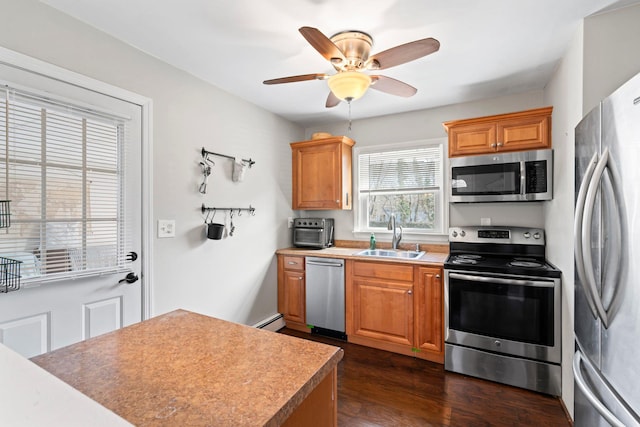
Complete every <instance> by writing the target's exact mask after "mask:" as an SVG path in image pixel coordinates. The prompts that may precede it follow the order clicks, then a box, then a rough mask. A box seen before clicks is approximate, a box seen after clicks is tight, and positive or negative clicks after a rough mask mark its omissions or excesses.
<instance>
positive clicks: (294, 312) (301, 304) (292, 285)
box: [278, 255, 309, 332]
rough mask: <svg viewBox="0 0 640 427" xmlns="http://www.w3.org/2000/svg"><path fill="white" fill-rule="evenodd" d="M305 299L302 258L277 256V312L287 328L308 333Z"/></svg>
mask: <svg viewBox="0 0 640 427" xmlns="http://www.w3.org/2000/svg"><path fill="white" fill-rule="evenodd" d="M305 298H306V294H305V272H304V257H299V256H288V255H278V312H279V313H282V315H283V317H284V321H285V323H286V325H287V327H288V328H291V329H295V330H298V331H303V332H309V328H307V324H306V314H305V306H306V300H305Z"/></svg>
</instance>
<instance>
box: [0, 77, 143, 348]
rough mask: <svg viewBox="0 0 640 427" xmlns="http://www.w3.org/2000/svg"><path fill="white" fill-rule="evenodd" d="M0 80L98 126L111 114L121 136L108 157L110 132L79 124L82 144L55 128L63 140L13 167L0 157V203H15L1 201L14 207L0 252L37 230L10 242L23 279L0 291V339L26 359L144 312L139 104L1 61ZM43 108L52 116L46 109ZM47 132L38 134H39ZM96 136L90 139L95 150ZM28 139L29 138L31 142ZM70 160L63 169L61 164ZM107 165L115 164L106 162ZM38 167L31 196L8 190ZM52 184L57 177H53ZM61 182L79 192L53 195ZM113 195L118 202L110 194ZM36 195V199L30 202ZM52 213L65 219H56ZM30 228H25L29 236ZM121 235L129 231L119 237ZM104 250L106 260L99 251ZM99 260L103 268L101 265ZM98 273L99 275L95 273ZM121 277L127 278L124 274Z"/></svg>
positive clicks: (25, 156) (117, 325)
mask: <svg viewBox="0 0 640 427" xmlns="http://www.w3.org/2000/svg"><path fill="white" fill-rule="evenodd" d="M58 70H59V69H58ZM0 81H2V84H3V85H4V84H10V85H12V87H18V88H20V89H22V90H23V92H24V91H30V90H32V91H33V92H32V93H34V94H38V95H40V96H41V95H43V94H44V95H45V97H47V94H50V98H51V99H52V100H53V101H54V102H55V101H56V100H62V101H65V102H70V103H73V104H74V105H79V106H81V107H82V108H84V110H83V111H90V112H94V113H95V115H96V117H98V119H99V120H98V122H100V117H101V115H103V114H104V115H106V116H109V117H111V116H114V117H117V118H118V120H119V122H118V123H120V125H118V126H120V128H118V129H120V130H124V131H125V132H126V135H127V137H126V138H125V139H124V140H123V139H121V135H120V133H117V136H116V138H118V139H119V140H120V142H119V143H118V144H120V147H121V148H122V147H125V150H124V151H119V152H118V154H117V158H115V157H114V156H116V155H115V154H114V153H113V152H111V151H109V150H110V149H106V148H104V147H102V146H100V144H101V143H102V139H105V140H107V139H109V138H113V135H111V136H110V135H106V134H108V133H109V129H111V128H109V129H107V131H103V129H102V128H99V126H98V129H97V130H95V129H94V131H93V134H92V135H93V136H91V135H90V130H87V128H89V127H90V126H89V125H86V124H85V125H83V126H84V127H83V130H82V132H81V133H82V136H81V137H82V138H84V141H85V142H83V143H82V146H81V147H78V145H77V144H76V143H75V142H74V141H71V142H69V141H67V140H66V139H65V138H66V137H64V135H65V132H66V130H62V131H60V132H59V134H60V135H63V137H61V139H63V141H58V140H55V138H52V142H47V143H46V146H40V147H39V148H37V149H35V148H34V150H33V151H37V150H39V151H37V153H36V154H34V153H22V154H21V155H22V157H20V156H19V155H16V156H14V157H15V158H20V159H24V160H20V161H21V162H22V163H19V162H18V163H17V161H13V162H14V163H13V164H10V163H11V161H10V160H8V158H9V157H10V156H8V155H5V154H2V156H1V157H3V159H2V160H1V161H0V163H3V165H2V166H0V169H2V176H0V183H2V182H3V180H5V178H6V181H4V182H5V184H4V187H2V194H0V199H4V198H5V197H6V196H9V198H11V197H13V198H15V199H16V200H13V201H12V202H11V204H10V206H12V213H13V215H12V218H11V219H12V221H11V226H10V227H9V228H8V229H5V230H3V229H0V252H1V251H2V250H5V251H6V250H7V249H6V248H3V247H2V239H3V238H7V236H10V235H15V236H19V237H24V236H23V235H22V234H20V233H23V234H24V235H25V236H26V235H28V232H27V231H24V230H33V229H34V228H35V227H37V228H38V229H39V230H40V231H39V237H38V239H39V240H38V241H37V242H34V241H33V240H36V239H33V238H32V239H31V240H29V238H24V239H22V240H20V243H18V244H15V243H12V244H15V245H18V246H20V248H19V249H18V251H20V252H19V254H18V255H16V253H17V252H15V250H14V251H13V252H12V253H13V254H14V255H13V256H14V257H15V259H18V258H19V259H20V260H22V261H23V262H22V264H21V266H22V267H23V268H22V273H23V277H22V283H21V286H20V289H19V290H16V291H11V292H7V293H0V343H2V344H4V345H6V346H8V347H10V348H13V349H14V350H16V351H17V352H18V353H20V354H22V355H24V356H25V357H33V356H35V355H38V354H42V353H45V352H47V351H51V350H54V349H57V348H60V347H63V346H66V345H70V344H73V343H76V342H78V341H81V340H84V339H87V338H91V337H94V336H97V335H100V334H103V333H106V332H110V331H113V330H115V329H118V328H121V327H123V326H127V325H130V324H133V323H136V322H139V321H141V320H142V319H143V313H145V310H144V307H143V304H144V301H143V291H144V289H145V287H144V283H143V281H144V277H143V275H142V274H141V271H142V266H143V262H145V258H144V255H145V254H144V253H142V216H143V215H142V203H141V202H142V199H143V194H142V171H143V169H142V162H141V147H142V114H141V111H142V110H141V107H140V105H135V104H133V103H129V102H126V101H122V100H120V99H116V98H114V97H111V96H106V95H105V94H99V93H96V92H94V91H90V90H87V89H84V88H80V87H78V86H77V85H70V84H68V83H63V82H61V81H59V80H58V79H51V78H49V77H44V76H42V75H41V74H36V73H31V72H25V71H24V70H20V69H17V68H14V67H12V66H7V65H0ZM105 86H106V85H105ZM7 108H9V107H7ZM72 113H73V112H71V114H72ZM44 114H45V113H43V117H44ZM46 114H49V115H53V114H50V113H49V112H48V110H47V111H46ZM64 114H65V113H64V111H63V116H64ZM48 117H49V116H47V118H48ZM64 117H66V116H64ZM63 121H64V120H63ZM84 123H86V121H85V122H84ZM45 124H46V123H45V119H42V124H41V126H42V127H44V126H45ZM5 125H6V124H5ZM10 125H11V124H10ZM6 126H9V125H6ZM11 126H13V125H11ZM47 126H49V127H54V125H47ZM118 126H115V127H118ZM14 127H15V126H14ZM12 131H13V129H12ZM47 132H48V130H46V131H45V130H42V132H41V133H42V134H45V133H47ZM9 133H10V132H9ZM96 135H97V136H96ZM105 135H106V136H105ZM43 138H44V137H43ZM78 138H80V137H78ZM34 139H37V135H36V136H35V137H34ZM70 139H73V137H70ZM43 140H44V139H43ZM96 140H99V141H98V143H97V144H98V145H97V146H96V145H95V144H96V142H95V141H96ZM0 141H2V135H0ZM87 141H88V142H87ZM56 144H57V145H58V147H57V148H56V147H55V146H56ZM74 144H75V145H74ZM78 144H80V143H78ZM91 144H94V146H93V147H94V148H91V147H92V146H91ZM36 145H37V143H36V142H34V143H33V146H34V147H35V146H36ZM96 147H97V148H96ZM78 153H79V154H78ZM124 153H126V155H125V154H124ZM38 156H40V159H38ZM74 156H75V157H76V158H79V159H76V160H77V162H80V163H81V165H80V166H77V167H76V166H74V165H73V163H74V161H76V160H73V158H74ZM109 156H111V157H112V158H111V159H109ZM34 159H35V160H34ZM77 162H76V163H77ZM69 164H70V165H71V166H69V167H67V165H69ZM111 164H113V165H117V166H114V167H111V166H110V165H111ZM104 165H107V166H104ZM74 167H75V168H76V169H73V168H74ZM65 168H66V169H65ZM122 168H123V169H124V171H125V173H124V177H123V178H119V180H118V188H116V189H114V188H113V186H114V181H113V178H112V176H111V175H112V172H113V170H114V169H117V170H118V171H120V170H121V169H122ZM16 170H17V171H18V172H15V171H16ZM25 171H26V172H25ZM34 171H35V172H34ZM37 171H42V176H41V181H45V184H42V186H40V187H38V186H37V185H34V186H33V187H34V189H33V190H29V191H31V192H29V191H26V190H24V188H22V189H19V190H16V189H15V185H16V184H15V181H20V180H21V179H22V178H24V179H22V181H23V182H22V183H21V185H22V186H23V187H27V186H28V185H29V179H30V178H31V177H32V176H35V175H37V173H38V172H37ZM21 174H22V175H21ZM25 177H26V178H25ZM34 179H35V178H34ZM10 180H13V181H12V182H13V184H12V185H13V186H14V187H13V189H9V190H5V187H7V186H8V184H6V182H8V181H10ZM55 180H60V183H58V182H55ZM74 180H76V181H74ZM67 181H68V182H67ZM45 185H46V186H45ZM101 186H102V187H103V188H102V190H104V191H102V190H101ZM61 187H65V188H78V189H79V190H78V191H77V193H78V194H77V195H76V194H75V193H74V195H73V196H72V197H69V199H70V200H68V201H66V202H65V201H64V200H62V199H60V200H54V198H55V196H56V194H55V193H56V191H58V190H59V188H61ZM96 188H97V190H96ZM83 189H86V190H84V191H83ZM114 191H115V192H117V194H118V197H117V198H114V196H113V194H111V193H109V192H112V193H113V192H114ZM20 192H22V193H24V197H23V196H22V195H21V194H22V193H20ZM107 193H109V194H108V195H107V196H104V194H107ZM38 198H40V199H41V202H40V205H38V206H36V205H37V204H38V202H37V199H38ZM27 199H29V200H31V201H28V200H27ZM34 200H35V201H34ZM74 210H77V211H78V212H81V213H78V214H77V215H76V216H77V218H73V216H74V215H72V214H69V212H70V211H74ZM74 212H75V211H74ZM87 212H92V213H91V214H90V215H95V218H92V219H90V220H87ZM93 212H97V213H93ZM118 212H119V213H118ZM59 213H60V215H67V216H66V217H65V218H64V219H60V218H61V217H58V214H59ZM69 218H71V219H69ZM125 227H126V230H125ZM125 231H126V232H125ZM110 233H111V234H110ZM33 234H34V233H33V231H31V235H29V236H30V238H31V237H33ZM70 236H71V237H70ZM105 236H106V237H105ZM123 236H128V237H127V238H126V239H125V238H124V237H123ZM16 239H18V238H16ZM114 239H115V240H114ZM23 241H24V243H23ZM40 248H42V250H40ZM114 252H116V253H120V262H119V263H118V262H116V263H115V264H108V263H109V262H110V261H109V259H111V258H109V257H110V256H111V255H112V254H113V253H114ZM105 253H106V254H107V255H106V258H105V257H104V256H103V255H104V254H105ZM128 253H135V254H136V255H135V256H134V255H129V259H132V258H135V260H131V261H127V262H126V263H124V264H123V263H122V254H128ZM78 254H80V255H78ZM0 255H2V254H0ZM136 256H137V257H136ZM116 258H117V256H116ZM105 259H107V261H106V262H107V264H104V263H105ZM52 260H55V261H56V263H54V264H51V263H50V264H48V265H49V267H48V270H47V267H46V266H45V264H44V263H45V262H51V261H52ZM98 271H99V272H100V274H95V273H96V272H98ZM43 273H47V274H44V275H43ZM48 273H51V274H49V275H48ZM61 276H62V277H64V278H61ZM127 277H128V278H129V280H128V281H127V280H125V279H126V278H127ZM135 279H137V280H135ZM0 280H1V279H0Z"/></svg>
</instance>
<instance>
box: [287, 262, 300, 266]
mask: <svg viewBox="0 0 640 427" xmlns="http://www.w3.org/2000/svg"><path fill="white" fill-rule="evenodd" d="M287 264H289V265H297V264H298V263H297V262H295V261H289V262H288V263H287Z"/></svg>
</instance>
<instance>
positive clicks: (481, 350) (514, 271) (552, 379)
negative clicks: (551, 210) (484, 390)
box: [444, 227, 562, 395]
mask: <svg viewBox="0 0 640 427" xmlns="http://www.w3.org/2000/svg"><path fill="white" fill-rule="evenodd" d="M449 251H450V255H449V257H448V258H447V260H446V261H445V264H444V269H445V270H444V274H445V369H446V370H449V371H454V372H459V373H461V374H467V375H471V376H475V377H480V378H484V379H488V380H492V381H496V382H500V383H504V384H510V385H513V386H516V387H522V388H527V389H530V390H535V391H539V392H542V393H547V394H552V395H560V394H561V369H560V362H561V343H562V339H561V288H560V286H561V280H560V277H561V272H560V270H558V269H557V268H556V267H554V266H553V265H551V264H549V263H548V262H547V261H546V260H545V239H544V230H541V229H530V228H521V227H453V228H451V229H450V230H449Z"/></svg>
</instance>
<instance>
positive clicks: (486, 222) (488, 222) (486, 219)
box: [480, 218, 491, 225]
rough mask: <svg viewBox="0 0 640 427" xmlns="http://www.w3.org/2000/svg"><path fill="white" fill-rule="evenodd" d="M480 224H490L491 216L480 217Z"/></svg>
mask: <svg viewBox="0 0 640 427" xmlns="http://www.w3.org/2000/svg"><path fill="white" fill-rule="evenodd" d="M480 225H491V218H480Z"/></svg>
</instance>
